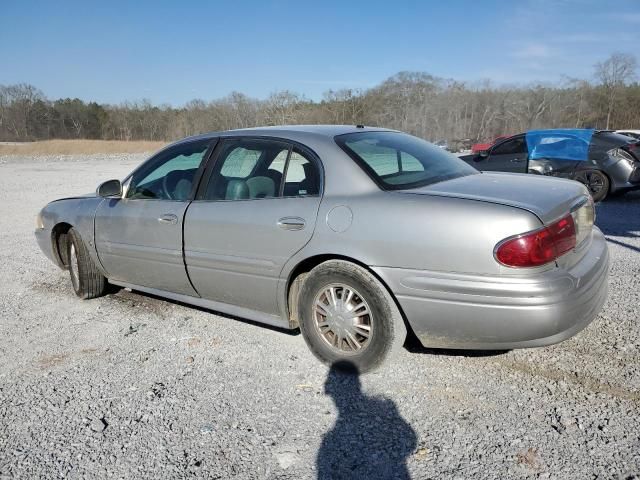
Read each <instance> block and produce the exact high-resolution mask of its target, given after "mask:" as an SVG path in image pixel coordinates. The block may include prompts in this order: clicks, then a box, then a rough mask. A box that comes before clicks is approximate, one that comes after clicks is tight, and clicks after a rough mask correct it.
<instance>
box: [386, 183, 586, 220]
mask: <svg viewBox="0 0 640 480" xmlns="http://www.w3.org/2000/svg"><path fill="white" fill-rule="evenodd" d="M397 191H398V192H400V193H405V194H416V195H436V196H444V197H454V198H466V199H469V200H477V201H481V202H490V203H497V204H500V205H508V206H512V207H516V208H522V209H524V210H527V211H529V212H531V213H533V214H534V215H536V216H537V217H538V218H539V219H540V220H541V221H542V223H544V224H545V225H549V224H550V223H552V222H553V221H555V220H558V219H559V218H560V217H562V216H564V215H567V214H568V213H569V212H570V211H571V210H572V209H573V208H575V207H576V206H577V205H578V204H580V203H582V202H584V201H585V200H586V199H587V197H588V195H589V193H588V192H587V189H586V188H585V187H584V186H583V185H582V184H580V183H578V182H575V181H573V180H564V179H559V178H553V177H546V176H543V175H533V174H517V173H502V172H491V173H481V174H478V175H467V176H465V177H459V178H456V179H453V180H447V181H444V182H440V183H436V184H433V185H427V186H425V187H420V188H413V189H407V190H397Z"/></svg>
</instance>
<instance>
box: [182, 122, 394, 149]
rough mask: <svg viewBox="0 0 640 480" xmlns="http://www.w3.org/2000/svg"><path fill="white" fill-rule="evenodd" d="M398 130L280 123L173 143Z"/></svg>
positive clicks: (317, 136)
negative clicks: (222, 138) (212, 139)
mask: <svg viewBox="0 0 640 480" xmlns="http://www.w3.org/2000/svg"><path fill="white" fill-rule="evenodd" d="M396 131H397V130H390V129H388V128H378V127H366V126H364V125H278V126H271V127H254V128H240V129H236V130H225V131H219V132H208V133H203V134H201V135H194V136H191V137H187V138H184V139H182V140H178V141H177V142H175V143H173V144H172V145H178V144H180V143H183V142H190V141H194V140H205V139H208V138H215V137H227V136H228V137H235V136H244V135H251V136H259V137H278V138H286V139H290V140H297V141H303V140H304V138H305V137H307V138H308V137H310V136H311V137H315V138H316V139H320V138H325V139H333V137H335V136H337V135H344V134H346V133H359V132H396Z"/></svg>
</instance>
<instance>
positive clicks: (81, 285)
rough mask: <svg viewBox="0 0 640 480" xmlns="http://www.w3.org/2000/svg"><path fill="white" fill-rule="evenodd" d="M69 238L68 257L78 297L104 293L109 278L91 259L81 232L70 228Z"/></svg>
mask: <svg viewBox="0 0 640 480" xmlns="http://www.w3.org/2000/svg"><path fill="white" fill-rule="evenodd" d="M68 238H69V241H68V242H67V249H68V250H67V259H68V261H69V275H70V276H71V286H72V287H73V291H74V292H75V293H76V295H77V296H78V297H80V298H84V299H88V298H96V297H100V296H102V295H104V294H105V293H106V291H107V286H108V284H107V279H106V278H105V276H104V275H102V273H100V271H99V270H98V268H97V267H96V265H95V263H94V262H93V260H92V259H91V256H90V255H89V250H87V247H86V245H85V244H84V242H83V241H82V238H81V237H80V234H79V233H78V232H77V231H76V230H74V229H73V228H72V229H71V230H69V237H68Z"/></svg>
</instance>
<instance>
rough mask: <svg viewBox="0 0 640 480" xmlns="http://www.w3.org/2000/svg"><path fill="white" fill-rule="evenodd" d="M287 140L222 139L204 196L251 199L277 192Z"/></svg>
mask: <svg viewBox="0 0 640 480" xmlns="http://www.w3.org/2000/svg"><path fill="white" fill-rule="evenodd" d="M289 150H290V146H289V144H288V143H286V142H281V141H277V140H264V139H244V138H240V139H227V140H224V142H223V144H222V146H221V148H220V150H219V152H218V154H217V158H216V163H215V165H214V167H213V171H212V173H211V176H210V179H209V183H208V185H207V189H206V192H205V194H204V197H203V200H252V199H258V198H272V197H278V196H280V188H281V184H282V177H283V172H284V169H285V162H286V159H287V156H288V153H289Z"/></svg>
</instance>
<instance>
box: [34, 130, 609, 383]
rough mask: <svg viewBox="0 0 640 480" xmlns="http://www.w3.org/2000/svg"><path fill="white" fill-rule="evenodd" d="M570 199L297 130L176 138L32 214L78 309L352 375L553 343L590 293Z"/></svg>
mask: <svg viewBox="0 0 640 480" xmlns="http://www.w3.org/2000/svg"><path fill="white" fill-rule="evenodd" d="M593 221H594V209H593V204H592V202H591V200H590V197H589V194H588V192H587V190H586V189H585V187H584V186H582V185H581V184H580V183H578V182H574V181H571V180H562V179H556V178H548V177H542V176H540V177H538V176H533V175H518V174H506V173H480V172H478V171H477V170H475V169H474V168H473V167H471V166H469V165H467V164H466V163H464V162H463V161H461V160H459V159H458V158H456V157H455V156H453V155H451V154H449V153H447V152H446V151H445V150H443V149H441V148H438V147H436V146H434V145H431V144H429V143H428V142H425V141H423V140H420V139H418V138H415V137H412V136H410V135H406V134H403V133H401V132H396V131H391V130H385V129H377V128H364V127H362V126H355V127H351V126H296V127H271V128H259V129H245V130H234V131H228V132H218V133H211V134H206V135H201V136H197V137H191V138H187V139H184V140H181V141H179V142H177V143H174V144H172V145H170V146H168V147H167V148H165V149H164V150H162V151H160V152H158V153H157V154H155V155H154V156H152V157H151V158H150V159H149V160H147V161H146V162H145V163H143V164H142V165H141V166H140V167H139V168H137V169H136V170H135V171H134V172H132V173H131V174H130V175H129V176H128V177H126V178H125V179H124V180H122V181H120V180H110V181H107V182H104V183H103V184H101V185H100V186H99V187H98V189H97V192H96V193H95V194H90V195H84V196H77V197H71V198H65V199H61V200H56V201H54V202H51V203H50V204H48V205H47V206H46V207H45V208H44V209H43V210H42V211H41V212H40V214H39V215H38V218H37V228H36V237H37V240H38V242H39V245H40V247H41V249H42V251H43V252H44V253H45V254H46V255H47V256H48V257H49V258H50V259H51V260H52V261H53V262H54V263H55V264H57V265H58V266H59V267H60V268H63V269H67V270H69V272H70V277H71V284H72V286H73V289H74V291H75V293H76V294H77V295H78V296H79V297H81V298H85V299H87V298H94V297H97V296H100V295H103V294H105V292H106V291H107V286H108V284H112V285H118V286H121V287H128V288H131V289H134V290H137V291H141V292H147V293H151V294H154V295H158V296H162V297H165V298H169V299H173V300H177V301H181V302H184V303H188V304H192V305H197V306H200V307H204V308H208V309H211V310H215V311H219V312H224V313H226V314H230V315H234V316H237V317H242V318H246V319H250V320H253V321H257V322H263V323H266V324H269V325H274V326H277V327H282V328H285V329H295V328H300V330H301V331H302V334H303V337H304V339H305V341H306V342H307V344H308V346H309V348H310V349H311V350H312V351H313V353H314V354H315V355H316V356H317V357H318V358H319V359H320V360H322V361H324V362H326V363H333V362H336V361H338V360H344V359H348V360H349V361H351V362H352V363H353V364H355V366H357V367H358V368H359V369H360V370H361V371H366V370H370V369H372V368H374V367H376V366H378V365H379V364H380V363H381V362H382V361H383V360H384V359H385V358H387V357H388V356H389V355H390V354H392V353H393V352H394V351H396V350H397V349H398V348H400V347H401V346H402V344H403V342H404V340H405V337H406V335H407V332H408V331H409V330H411V331H413V333H414V334H415V335H416V336H417V337H418V339H419V340H420V342H422V344H423V345H425V346H428V347H446V348H461V349H508V348H520V347H536V346H542V345H549V344H552V343H556V342H560V341H562V340H564V339H566V338H568V337H570V336H572V335H574V334H575V333H577V332H578V331H580V330H581V329H582V328H584V327H585V326H586V325H587V324H588V323H589V322H590V321H591V320H592V319H593V318H594V317H595V316H596V315H597V314H598V312H599V311H600V309H601V308H602V305H603V303H604V300H605V297H606V294H607V270H608V251H607V246H606V243H605V239H604V237H603V235H602V233H601V232H600V230H598V228H596V227H595V226H594V225H593Z"/></svg>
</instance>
